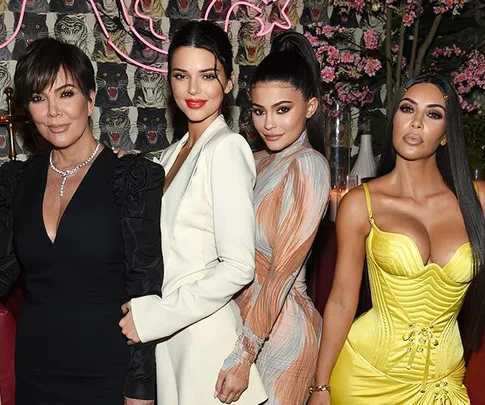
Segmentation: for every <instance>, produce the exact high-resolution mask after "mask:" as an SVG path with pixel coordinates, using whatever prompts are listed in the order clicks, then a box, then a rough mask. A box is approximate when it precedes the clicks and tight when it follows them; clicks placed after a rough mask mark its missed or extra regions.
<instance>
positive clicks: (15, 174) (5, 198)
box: [0, 161, 25, 297]
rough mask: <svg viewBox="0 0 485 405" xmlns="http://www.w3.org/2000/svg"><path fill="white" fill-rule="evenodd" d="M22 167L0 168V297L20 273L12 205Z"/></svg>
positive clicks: (22, 164)
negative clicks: (15, 248) (14, 239)
mask: <svg viewBox="0 0 485 405" xmlns="http://www.w3.org/2000/svg"><path fill="white" fill-rule="evenodd" d="M24 166H25V164H24V163H22V162H17V161H12V162H7V163H4V164H3V165H2V166H1V167H0V297H3V296H4V295H5V294H6V293H7V292H8V291H9V290H10V288H11V287H12V285H13V284H14V283H15V280H16V279H17V277H18V275H19V273H20V265H19V263H18V261H17V257H16V255H15V251H14V246H13V214H12V204H13V197H14V193H15V187H16V185H17V183H18V181H19V178H20V174H21V173H22V172H23V169H24Z"/></svg>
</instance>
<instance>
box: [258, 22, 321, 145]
mask: <svg viewBox="0 0 485 405" xmlns="http://www.w3.org/2000/svg"><path fill="white" fill-rule="evenodd" d="M268 82H283V83H288V84H290V85H291V86H293V87H294V88H295V89H296V90H298V91H299V92H301V94H302V95H303V98H304V99H305V100H307V101H308V100H310V99H311V98H312V97H315V98H316V99H317V100H318V102H319V103H321V102H322V92H321V81H320V68H319V64H318V61H317V58H316V56H315V52H314V51H313V48H312V46H311V45H310V43H309V42H308V40H307V39H306V38H305V37H304V36H303V35H302V34H299V33H298V32H295V31H285V32H283V33H281V34H279V35H278V36H276V37H275V38H274V40H273V43H272V45H271V51H270V53H269V55H267V56H266V57H265V58H264V59H263V61H262V62H261V63H260V64H259V65H258V67H257V68H256V71H255V73H254V75H253V77H252V81H251V86H254V85H256V84H257V83H268ZM324 119H325V117H324V113H323V109H322V108H321V106H320V104H319V107H318V108H317V110H316V111H315V113H314V114H313V116H312V117H311V118H309V119H308V121H307V125H306V128H307V134H308V139H309V141H310V143H311V145H312V146H313V148H315V149H316V150H318V151H319V152H321V153H323V151H324V148H323V146H324V145H323V128H324V122H325V121H324Z"/></svg>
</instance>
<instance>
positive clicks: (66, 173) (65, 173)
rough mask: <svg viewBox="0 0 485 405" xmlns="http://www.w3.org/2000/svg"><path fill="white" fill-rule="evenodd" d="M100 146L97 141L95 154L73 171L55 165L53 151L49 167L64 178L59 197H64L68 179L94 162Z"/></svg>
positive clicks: (50, 155)
mask: <svg viewBox="0 0 485 405" xmlns="http://www.w3.org/2000/svg"><path fill="white" fill-rule="evenodd" d="M100 146H101V144H100V143H99V142H98V141H96V147H95V148H94V150H93V153H91V154H90V155H89V157H88V158H87V159H86V160H85V161H84V162H81V163H79V164H78V165H77V166H76V167H73V168H72V169H69V170H61V169H58V168H57V167H56V166H55V165H54V162H53V161H52V154H53V152H54V151H53V150H51V153H50V154H49V166H50V168H51V169H52V170H54V171H55V172H56V173H57V174H60V175H61V176H62V181H61V189H60V192H59V195H60V196H61V197H62V196H63V195H64V186H65V185H66V181H67V178H68V177H71V176H72V175H73V174H75V173H77V172H78V171H79V169H81V168H82V167H84V166H86V165H87V164H88V163H89V162H91V160H93V159H94V157H95V156H96V153H98V150H99V147H100Z"/></svg>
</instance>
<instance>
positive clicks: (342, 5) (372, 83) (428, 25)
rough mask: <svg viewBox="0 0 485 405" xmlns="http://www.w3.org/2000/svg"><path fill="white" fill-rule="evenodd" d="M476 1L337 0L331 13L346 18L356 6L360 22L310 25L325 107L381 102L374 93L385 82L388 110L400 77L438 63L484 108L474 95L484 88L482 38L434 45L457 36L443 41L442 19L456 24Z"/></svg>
mask: <svg viewBox="0 0 485 405" xmlns="http://www.w3.org/2000/svg"><path fill="white" fill-rule="evenodd" d="M471 1H472V0H434V1H429V2H426V1H424V0H332V3H333V14H335V13H338V14H339V15H340V17H341V18H340V20H341V21H343V22H344V24H345V21H348V20H349V18H348V17H349V16H350V15H351V14H354V15H355V16H357V17H358V18H354V19H355V21H359V23H357V26H350V27H349V26H347V27H345V26H343V25H344V24H337V25H336V24H324V23H317V24H314V25H312V26H310V27H308V30H307V32H306V33H305V35H306V37H307V38H308V39H309V41H310V42H311V43H312V45H313V47H314V49H315V52H316V54H317V58H318V60H319V62H320V64H321V76H322V81H323V85H324V87H325V96H324V100H323V102H324V108H326V109H327V110H329V111H330V110H332V108H333V107H334V105H335V104H336V103H339V104H340V105H341V106H345V105H352V106H356V107H358V108H362V107H365V106H369V105H373V106H374V107H379V106H380V105H379V102H377V103H376V100H375V97H374V96H375V94H377V93H380V92H381V90H382V88H383V87H384V89H385V90H384V91H385V93H386V95H385V104H386V106H385V107H386V109H387V110H389V108H390V100H392V98H393V95H394V94H395V92H396V91H397V89H398V88H399V86H400V85H401V83H402V81H404V80H405V79H407V78H408V77H412V76H414V75H418V74H420V73H421V72H424V71H435V72H440V73H442V74H448V75H450V76H451V78H452V80H453V82H454V84H455V86H456V88H457V90H458V92H459V94H460V101H461V103H462V108H463V109H464V110H465V111H467V112H473V111H477V110H478V109H480V108H481V106H480V104H479V103H478V102H477V101H476V100H473V99H470V96H473V93H474V92H475V90H477V89H482V90H483V89H485V63H484V62H485V55H484V54H483V52H482V48H483V47H484V45H485V44H484V43H483V42H484V41H483V40H482V43H480V42H479V41H478V42H477V43H472V44H470V43H467V44H465V46H466V48H465V47H463V46H460V44H455V43H451V44H448V45H444V46H437V45H436V43H437V42H440V41H441V42H447V41H448V42H449V40H450V39H451V37H453V35H449V37H450V38H448V39H447V41H443V38H444V35H442V34H441V33H440V32H439V29H440V27H442V26H443V24H444V22H446V23H448V25H449V24H450V23H453V24H455V25H456V24H457V20H458V19H459V18H460V17H462V13H463V12H464V11H465V9H466V8H467V6H468V5H469V4H470V3H471ZM463 17H466V18H467V19H469V18H470V17H469V16H468V15H467V16H463ZM467 26H469V24H468V25H466V24H465V25H464V26H463V25H462V27H463V28H464V27H467ZM384 85H385V86H384Z"/></svg>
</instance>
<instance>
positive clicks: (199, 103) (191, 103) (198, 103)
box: [185, 98, 207, 110]
mask: <svg viewBox="0 0 485 405" xmlns="http://www.w3.org/2000/svg"><path fill="white" fill-rule="evenodd" d="M185 103H186V104H187V107H189V108H191V109H193V110H197V109H198V108H201V107H203V106H204V105H205V103H207V100H200V99H192V98H188V99H187V100H185Z"/></svg>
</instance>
